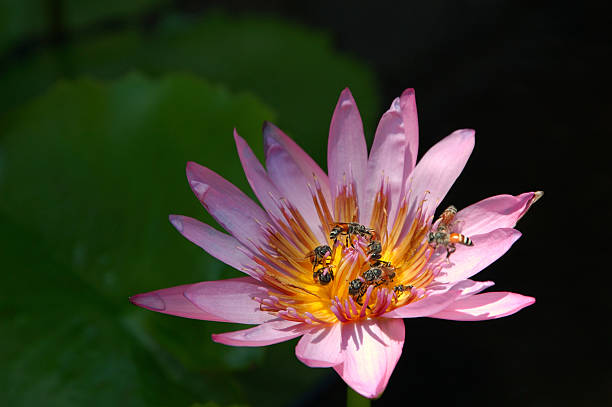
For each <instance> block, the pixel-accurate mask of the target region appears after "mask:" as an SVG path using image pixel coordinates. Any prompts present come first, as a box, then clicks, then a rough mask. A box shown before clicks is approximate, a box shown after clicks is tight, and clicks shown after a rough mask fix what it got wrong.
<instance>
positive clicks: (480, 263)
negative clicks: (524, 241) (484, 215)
mask: <svg viewBox="0 0 612 407" xmlns="http://www.w3.org/2000/svg"><path fill="white" fill-rule="evenodd" d="M470 237H471V239H472V241H473V242H474V246H463V245H457V251H456V252H455V253H453V254H452V256H451V257H450V262H451V266H450V267H449V268H445V269H443V270H442V271H443V273H444V274H441V275H440V276H439V277H438V278H437V280H438V281H441V282H453V281H460V280H465V279H466V278H470V277H472V276H473V275H474V274H476V273H478V272H479V271H481V270H483V269H484V268H485V267H487V266H488V265H489V264H491V263H493V262H494V261H495V260H497V259H498V258H500V257H501V256H502V255H503V254H504V253H506V252H507V251H508V249H510V247H511V246H512V245H513V244H514V242H516V241H517V240H518V238H519V237H521V232H519V231H518V230H515V229H496V230H493V231H492V232H489V233H485V234H483V235H476V236H470ZM442 255H444V256H446V254H442Z"/></svg>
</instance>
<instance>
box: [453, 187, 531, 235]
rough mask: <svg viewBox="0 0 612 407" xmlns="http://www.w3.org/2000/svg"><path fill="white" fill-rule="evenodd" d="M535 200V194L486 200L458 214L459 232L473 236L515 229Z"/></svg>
mask: <svg viewBox="0 0 612 407" xmlns="http://www.w3.org/2000/svg"><path fill="white" fill-rule="evenodd" d="M535 200H537V198H536V193H535V192H526V193H524V194H521V195H518V196H512V195H497V196H493V197H490V198H487V199H484V200H482V201H480V202H477V203H475V204H473V205H470V206H468V207H467V208H465V209H462V210H461V211H459V213H457V217H456V219H457V222H458V223H457V225H458V228H459V229H458V230H460V231H461V233H463V234H465V235H467V236H471V235H479V234H483V233H488V232H490V231H492V230H494V229H499V228H513V227H514V225H516V222H517V221H518V220H519V219H520V218H521V217H522V216H523V215H524V214H525V212H527V210H528V209H529V207H530V206H531V205H532V204H533V203H534V202H535Z"/></svg>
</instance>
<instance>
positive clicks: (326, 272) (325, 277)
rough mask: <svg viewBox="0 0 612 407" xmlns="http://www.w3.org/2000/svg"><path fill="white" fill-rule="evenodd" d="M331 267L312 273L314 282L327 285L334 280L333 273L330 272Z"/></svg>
mask: <svg viewBox="0 0 612 407" xmlns="http://www.w3.org/2000/svg"><path fill="white" fill-rule="evenodd" d="M332 267H333V266H326V267H321V268H320V269H318V270H317V271H315V272H314V273H312V278H313V279H314V280H315V282H317V281H318V282H319V283H320V284H321V285H327V284H329V283H330V282H331V281H332V280H333V279H334V272H333V271H332Z"/></svg>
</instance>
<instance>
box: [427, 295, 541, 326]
mask: <svg viewBox="0 0 612 407" xmlns="http://www.w3.org/2000/svg"><path fill="white" fill-rule="evenodd" d="M534 302H535V298H533V297H527V296H524V295H520V294H515V293H509V292H492V293H484V294H478V295H474V296H471V297H468V298H464V299H459V300H457V301H455V302H454V303H453V304H451V305H450V306H449V307H448V308H446V309H445V310H444V311H441V312H438V313H436V314H434V315H430V317H431V318H441V319H452V320H454V321H482V320H486V319H495V318H501V317H505V316H508V315H512V314H514V313H515V312H517V311H519V310H521V309H523V308H525V307H527V306H528V305H531V304H533V303H534Z"/></svg>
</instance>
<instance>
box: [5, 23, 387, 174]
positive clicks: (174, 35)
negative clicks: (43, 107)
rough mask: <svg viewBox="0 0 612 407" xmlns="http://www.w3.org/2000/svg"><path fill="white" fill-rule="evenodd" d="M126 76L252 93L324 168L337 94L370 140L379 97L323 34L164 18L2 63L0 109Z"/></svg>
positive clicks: (368, 78) (369, 78) (369, 79)
mask: <svg viewBox="0 0 612 407" xmlns="http://www.w3.org/2000/svg"><path fill="white" fill-rule="evenodd" d="M134 69H137V70H140V71H143V72H146V73H149V74H151V75H158V74H161V73H165V72H174V71H179V72H192V73H195V74H198V75H200V76H202V77H205V78H207V79H209V80H211V81H213V82H220V83H224V84H225V85H226V86H227V87H228V88H229V89H230V90H234V91H240V92H242V91H245V90H247V91H250V92H252V93H254V94H256V95H257V96H258V97H260V98H261V99H262V100H263V101H264V102H265V103H267V104H268V105H270V106H274V107H275V109H276V110H277V111H278V113H279V120H278V123H276V124H277V125H279V127H281V128H283V129H287V131H288V133H289V134H290V135H292V136H293V137H294V138H295V139H296V140H298V142H300V143H302V144H304V143H306V144H307V145H308V146H313V148H314V151H309V152H310V153H312V154H313V157H314V158H315V159H317V160H319V162H321V161H323V160H325V153H326V151H327V150H326V148H327V146H326V143H325V141H326V139H327V133H328V130H329V122H330V119H331V114H332V112H333V108H334V106H335V103H336V101H337V98H338V95H339V94H340V91H341V90H342V89H343V88H344V87H346V86H349V87H350V88H351V91H352V92H353V95H354V96H355V99H356V100H357V102H358V104H359V108H360V110H361V112H362V114H363V116H364V120H365V124H366V130H369V131H366V134H368V135H370V136H371V135H372V134H373V129H374V125H375V124H376V116H377V114H378V112H377V109H378V106H379V97H378V93H377V90H376V87H375V86H373V84H374V82H375V80H374V78H373V75H372V73H371V72H370V71H368V70H367V69H366V68H365V67H364V66H363V65H362V64H358V63H355V61H353V60H351V59H349V58H347V57H344V56H341V55H338V54H337V53H335V52H334V51H333V49H332V46H331V43H330V41H329V39H328V38H327V37H326V36H325V35H323V34H321V33H317V32H312V31H311V30H307V29H305V28H303V27H300V26H299V25H297V24H291V23H287V22H282V21H278V20H275V19H272V18H263V17H260V18H253V17H240V18H239V17H229V16H228V15H226V14H223V13H221V12H214V13H210V14H209V15H207V16H205V17H198V18H189V17H184V16H179V15H172V16H169V17H167V18H165V19H164V20H163V21H161V22H160V23H159V24H157V25H155V26H154V27H152V28H151V29H149V30H143V29H133V28H130V29H124V30H119V31H115V32H112V33H107V34H97V35H91V36H85V37H83V38H79V39H78V40H74V41H71V42H70V43H68V44H66V45H63V46H61V47H59V48H54V49H50V50H43V51H42V52H40V53H34V54H32V55H31V56H29V57H27V58H25V60H22V61H15V62H14V63H12V64H8V65H7V66H6V67H5V68H4V69H3V70H2V71H1V72H0V91H2V94H4V95H6V97H5V98H4V99H3V100H1V101H0V111H2V110H6V109H10V107H11V106H14V105H16V104H19V103H21V102H23V101H24V100H26V99H27V98H29V97H31V96H32V95H36V94H38V93H40V92H41V91H42V90H43V89H45V88H46V87H47V86H48V85H49V84H50V83H52V82H53V81H55V80H56V79H58V78H74V77H78V76H80V75H84V74H87V75H91V76H94V77H96V78H113V77H116V76H117V75H121V74H124V73H126V72H130V71H131V70H134ZM369 139H371V137H370V138H369Z"/></svg>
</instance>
